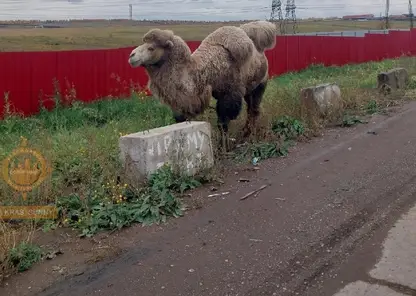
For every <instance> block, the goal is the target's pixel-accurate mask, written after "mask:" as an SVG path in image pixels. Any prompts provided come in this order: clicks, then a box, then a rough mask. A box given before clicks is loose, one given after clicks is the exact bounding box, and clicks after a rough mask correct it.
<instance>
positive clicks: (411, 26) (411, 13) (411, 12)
mask: <svg viewBox="0 0 416 296" xmlns="http://www.w3.org/2000/svg"><path fill="white" fill-rule="evenodd" d="M409 18H410V29H413V8H412V0H409Z"/></svg>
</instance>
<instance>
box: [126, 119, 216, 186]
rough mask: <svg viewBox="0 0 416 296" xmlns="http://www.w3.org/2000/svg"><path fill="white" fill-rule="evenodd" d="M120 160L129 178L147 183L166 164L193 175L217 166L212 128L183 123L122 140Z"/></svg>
mask: <svg viewBox="0 0 416 296" xmlns="http://www.w3.org/2000/svg"><path fill="white" fill-rule="evenodd" d="M119 148H120V157H121V161H122V163H123V166H124V168H125V171H126V173H127V175H128V176H129V177H130V178H132V179H133V180H144V179H145V178H147V177H148V176H149V175H150V174H151V173H152V172H154V171H156V170H157V169H158V168H160V167H161V166H162V165H163V164H165V163H169V164H170V165H171V166H172V168H173V169H174V170H175V171H180V172H181V173H185V174H188V175H193V174H196V173H198V172H199V171H201V170H203V169H206V168H210V167H212V165H213V163H214V157H213V149H212V142H211V125H210V124H209V123H208V122H203V121H190V122H182V123H177V124H173V125H169V126H164V127H160V128H155V129H151V130H149V131H144V132H139V133H134V134H129V135H126V136H123V137H120V140H119Z"/></svg>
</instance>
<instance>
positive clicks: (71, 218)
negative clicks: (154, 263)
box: [57, 165, 202, 237]
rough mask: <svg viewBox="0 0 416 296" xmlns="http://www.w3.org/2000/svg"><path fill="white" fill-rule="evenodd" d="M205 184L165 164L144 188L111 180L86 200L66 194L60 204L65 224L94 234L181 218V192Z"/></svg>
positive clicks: (58, 203)
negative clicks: (175, 172) (171, 218)
mask: <svg viewBox="0 0 416 296" xmlns="http://www.w3.org/2000/svg"><path fill="white" fill-rule="evenodd" d="M201 184H202V183H201V181H199V180H197V179H194V178H192V177H188V176H178V175H177V174H174V173H173V171H172V169H171V167H170V166H168V165H164V166H162V167H161V168H160V169H158V170H157V171H156V172H154V173H153V174H151V176H150V178H149V183H148V185H147V186H145V187H144V188H141V189H133V188H130V187H129V186H128V185H127V184H124V185H123V184H119V183H117V182H114V181H113V182H107V183H106V184H104V185H101V186H99V188H97V189H95V190H92V191H91V192H90V194H89V195H88V196H87V198H85V199H83V198H81V196H80V195H79V194H71V195H68V196H65V197H62V198H60V199H58V202H57V206H58V211H59V215H60V217H61V219H62V220H63V223H64V225H67V226H71V227H74V228H77V229H80V230H81V236H87V237H90V236H92V235H94V234H95V233H97V232H99V231H102V230H115V229H121V228H123V227H126V226H129V225H131V224H133V223H142V224H143V225H151V224H153V223H161V222H162V223H164V222H165V221H166V219H167V218H168V217H179V216H181V215H182V213H183V210H184V206H183V204H182V202H181V201H180V197H179V196H178V194H182V193H184V192H185V191H186V190H189V189H193V188H196V187H198V186H200V185H201Z"/></svg>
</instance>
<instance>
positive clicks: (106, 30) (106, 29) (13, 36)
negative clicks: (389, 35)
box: [0, 20, 409, 51]
mask: <svg viewBox="0 0 416 296" xmlns="http://www.w3.org/2000/svg"><path fill="white" fill-rule="evenodd" d="M230 24H233V25H238V24H239V23H238V22H236V23H230ZM222 25H224V23H220V22H212V23H197V22H192V23H179V24H177V23H170V24H166V23H161V22H159V23H158V22H155V23H154V24H152V23H149V22H134V23H133V24H129V23H123V22H121V23H113V24H112V23H110V24H108V23H102V24H101V23H100V22H99V21H97V22H91V23H87V24H85V25H84V27H83V26H82V25H81V24H79V23H74V24H73V25H71V24H68V25H67V26H68V27H67V28H54V29H51V28H48V29H46V28H30V29H22V28H0V51H32V50H64V49H65V50H68V49H69V50H71V49H93V48H115V47H126V46H134V45H137V44H138V43H140V42H141V38H142V36H143V35H144V34H145V33H146V32H147V31H148V30H149V29H151V28H155V27H158V28H162V29H170V30H173V31H174V32H175V33H176V34H178V35H180V36H181V37H182V38H184V39H185V40H191V41H192V40H196V41H197V40H202V39H203V38H205V37H206V36H207V35H208V34H209V33H211V32H212V31H214V30H215V29H217V28H218V27H220V26H222ZM382 26H383V24H382V22H381V21H365V22H362V21H361V22H360V21H344V20H316V21H313V20H303V21H299V22H298V31H299V32H328V31H331V32H333V31H347V30H348V31H351V30H373V29H381V28H382ZM292 27H293V26H292V24H290V23H289V24H288V26H287V30H288V33H290V32H292ZM391 28H409V23H408V22H405V21H392V22H391Z"/></svg>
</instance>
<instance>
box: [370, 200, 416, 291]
mask: <svg viewBox="0 0 416 296" xmlns="http://www.w3.org/2000/svg"><path fill="white" fill-rule="evenodd" d="M370 275H371V276H372V277H373V278H377V279H381V280H386V281H389V282H393V283H398V284H401V285H404V286H408V287H410V288H412V289H416V207H414V208H412V209H411V210H410V211H409V212H408V213H407V214H405V215H403V216H402V218H401V219H400V220H399V221H397V223H396V224H395V226H394V227H393V228H392V229H391V230H390V231H389V234H388V236H387V239H386V241H385V242H384V245H383V255H382V258H381V260H380V261H379V262H378V263H377V264H376V265H375V267H374V269H373V270H371V271H370Z"/></svg>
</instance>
